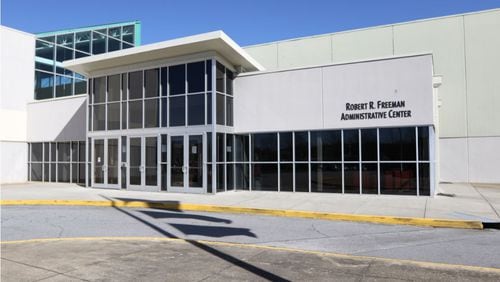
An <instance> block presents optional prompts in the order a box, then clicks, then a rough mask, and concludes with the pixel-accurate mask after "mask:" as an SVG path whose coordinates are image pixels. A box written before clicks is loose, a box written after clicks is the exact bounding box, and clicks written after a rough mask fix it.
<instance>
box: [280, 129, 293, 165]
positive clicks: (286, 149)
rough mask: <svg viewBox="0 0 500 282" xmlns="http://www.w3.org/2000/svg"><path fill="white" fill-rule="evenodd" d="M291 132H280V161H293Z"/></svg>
mask: <svg viewBox="0 0 500 282" xmlns="http://www.w3.org/2000/svg"><path fill="white" fill-rule="evenodd" d="M292 134H293V133H292V132H280V133H279V135H280V161H282V162H291V161H293V140H292Z"/></svg>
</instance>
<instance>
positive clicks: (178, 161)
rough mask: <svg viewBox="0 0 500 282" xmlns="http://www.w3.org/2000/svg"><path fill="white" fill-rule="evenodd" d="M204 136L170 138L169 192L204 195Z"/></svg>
mask: <svg viewBox="0 0 500 282" xmlns="http://www.w3.org/2000/svg"><path fill="white" fill-rule="evenodd" d="M203 151H204V149H203V135H202V134H192V135H178V136H170V163H169V165H170V169H169V172H170V178H169V179H170V181H169V184H170V185H169V186H170V187H169V191H172V192H186V193H203V192H204V185H203Z"/></svg>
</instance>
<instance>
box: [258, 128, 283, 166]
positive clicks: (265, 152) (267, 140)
mask: <svg viewBox="0 0 500 282" xmlns="http://www.w3.org/2000/svg"><path fill="white" fill-rule="evenodd" d="M277 150H278V147H277V136H276V133H261V134H252V161H254V162H259V161H270V162H275V161H278V152H277Z"/></svg>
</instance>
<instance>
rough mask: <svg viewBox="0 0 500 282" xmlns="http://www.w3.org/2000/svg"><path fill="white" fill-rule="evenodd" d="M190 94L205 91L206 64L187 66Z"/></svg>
mask: <svg viewBox="0 0 500 282" xmlns="http://www.w3.org/2000/svg"><path fill="white" fill-rule="evenodd" d="M187 82H188V93H196V92H203V91H205V62H204V61H202V62H196V63H189V64H187Z"/></svg>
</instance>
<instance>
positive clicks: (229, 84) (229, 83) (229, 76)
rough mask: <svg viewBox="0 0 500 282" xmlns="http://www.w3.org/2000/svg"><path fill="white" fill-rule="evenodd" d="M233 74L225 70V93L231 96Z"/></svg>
mask: <svg viewBox="0 0 500 282" xmlns="http://www.w3.org/2000/svg"><path fill="white" fill-rule="evenodd" d="M233 79H234V76H233V72H232V71H230V70H228V69H226V93H227V94H229V95H233Z"/></svg>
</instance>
